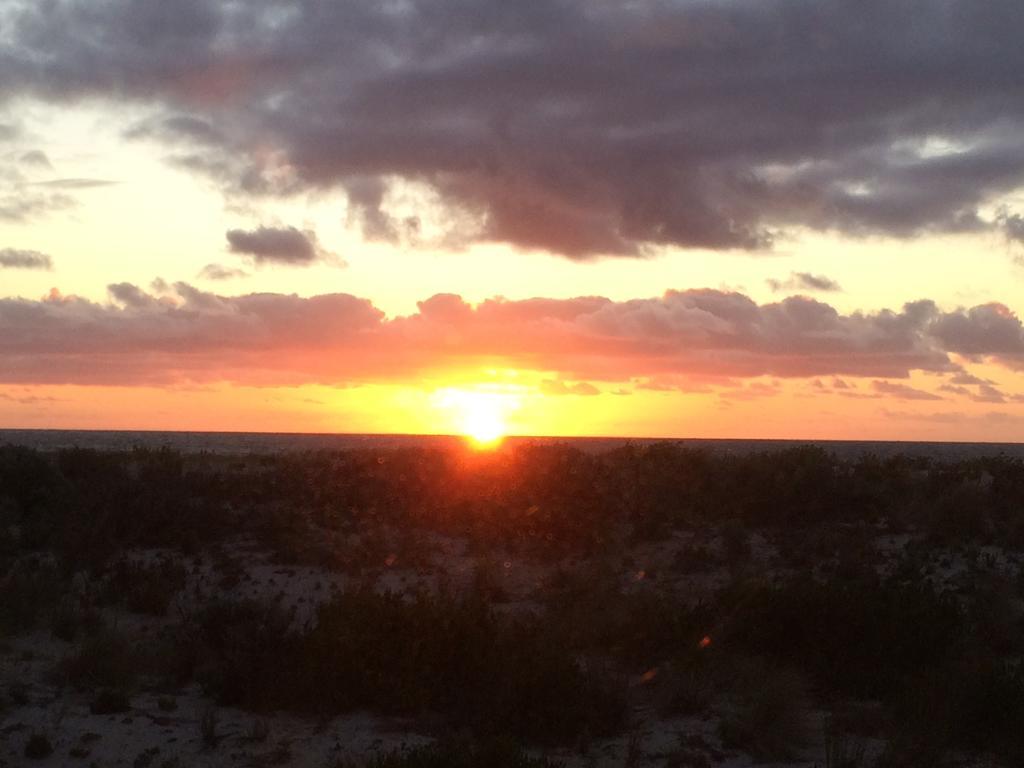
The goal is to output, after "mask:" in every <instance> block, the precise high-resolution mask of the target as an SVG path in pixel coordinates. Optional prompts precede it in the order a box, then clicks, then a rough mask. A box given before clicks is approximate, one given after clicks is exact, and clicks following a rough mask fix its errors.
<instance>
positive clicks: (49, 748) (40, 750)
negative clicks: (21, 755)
mask: <svg viewBox="0 0 1024 768" xmlns="http://www.w3.org/2000/svg"><path fill="white" fill-rule="evenodd" d="M52 754H53V744H51V743H50V737H49V736H47V735H46V734H44V733H33V734H32V735H31V736H29V737H28V741H27V742H25V757H27V758H28V759H30V760H45V759H46V758H47V757H49V756H50V755H52Z"/></svg>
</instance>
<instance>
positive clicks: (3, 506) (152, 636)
mask: <svg viewBox="0 0 1024 768" xmlns="http://www.w3.org/2000/svg"><path fill="white" fill-rule="evenodd" d="M1022 561H1024V463H1022V461H1021V460H1020V459H1019V458H1010V457H1007V456H1001V457H981V458H962V459H943V458H936V457H934V456H928V455H916V456H902V455H887V456H885V457H878V456H875V455H873V454H870V453H866V454H865V453H861V454H858V455H855V456H845V457H842V458H838V457H837V456H836V455H835V454H834V453H831V452H829V451H827V450H825V449H823V448H820V447H813V446H807V447H793V448H788V449H785V450H775V451H770V452H761V451H746V452H742V453H733V452H726V451H714V450H707V449H697V448H693V447H687V446H681V445H677V444H672V443H667V442H658V443H652V444H648V445H625V446H619V447H616V448H612V449H610V450H604V451H594V450H588V451H583V450H580V448H578V447H573V446H571V445H561V444H555V443H548V444H531V443H526V442H523V443H519V444H514V445H510V446H507V447H506V448H504V449H501V450H499V451H496V452H494V453H474V452H472V451H470V450H468V449H465V448H464V447H462V446H461V445H459V444H457V443H451V442H448V443H445V444H438V445H435V446H407V447H402V446H397V447H396V446H391V447H383V446H378V447H364V448H352V449H349V450H333V451H307V452H297V451H292V452H287V453H276V454H262V455H243V454H233V455H218V454H210V453H179V452H174V451H171V450H167V449H162V450H146V449H136V450H124V451H98V450H92V449H69V450H59V451H37V450H33V449H29V448H23V447H18V448H16V447H6V448H0V765H11V766H13V765H22V764H26V763H32V762H33V761H38V763H39V764H49V765H66V764H81V765H83V766H88V765H96V766H98V768H103V767H104V766H117V765H123V766H137V767H138V768H145V767H146V766H153V768H161V767H166V768H170V767H172V766H191V765H232V766H234V765H238V766H243V765H296V766H324V767H325V768H327V767H334V766H351V767H352V768H361V766H374V767H375V768H392V767H393V768H403V767H408V768H413V767H416V768H419V767H424V768H426V767H433V766H456V767H462V766H464V767H466V768H470V767H471V766H495V767H496V768H501V767H502V766H523V767H532V766H550V765H566V766H591V765H594V766H675V767H677V768H684V767H687V766H689V767H692V768H700V767H701V766H709V765H728V766H745V765H751V764H754V763H765V762H769V763H781V764H788V765H806V766H811V765H815V764H817V765H820V766H829V768H855V767H857V766H879V767H880V768H882V767H885V766H929V767H931V766H941V765H945V764H948V765H1006V766H1014V765H1020V764H1022V763H1024V729H1022V728H1021V727H1020V725H1021V723H1024V674H1022V671H1021V669H1020V659H1021V656H1022V652H1024V621H1022V616H1024V601H1022V597H1024V575H1022V569H1021V563H1022Z"/></svg>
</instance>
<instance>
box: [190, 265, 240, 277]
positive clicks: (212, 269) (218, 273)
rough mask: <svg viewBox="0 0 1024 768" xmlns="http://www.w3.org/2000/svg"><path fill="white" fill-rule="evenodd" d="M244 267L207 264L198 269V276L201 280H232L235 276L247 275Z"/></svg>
mask: <svg viewBox="0 0 1024 768" xmlns="http://www.w3.org/2000/svg"><path fill="white" fill-rule="evenodd" d="M248 276H249V273H248V272H246V271H245V270H244V269H235V268H234V267H225V266H224V265H223V264H207V265H206V266H205V267H203V268H202V269H201V270H200V271H199V275H198V277H199V278H201V279H203V280H232V279H234V278H236V277H248Z"/></svg>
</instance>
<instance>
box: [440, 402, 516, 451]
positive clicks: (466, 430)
mask: <svg viewBox="0 0 1024 768" xmlns="http://www.w3.org/2000/svg"><path fill="white" fill-rule="evenodd" d="M435 402H436V404H437V406H438V407H439V408H441V409H444V410H447V411H449V413H450V416H449V424H450V425H451V428H452V430H453V431H454V432H457V433H459V434H461V435H465V436H466V437H468V438H469V439H470V440H471V441H472V442H473V444H474V445H476V446H492V445H495V444H496V443H498V442H499V441H500V440H501V438H503V437H504V436H505V435H506V434H507V433H508V423H507V414H508V413H509V412H510V411H512V410H515V409H517V408H518V407H519V398H518V396H516V395H513V394H509V393H507V392H504V391H492V390H484V391H467V390H463V389H454V388H449V389H443V390H440V391H438V392H437V393H436V394H435Z"/></svg>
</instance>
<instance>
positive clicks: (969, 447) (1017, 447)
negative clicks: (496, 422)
mask: <svg viewBox="0 0 1024 768" xmlns="http://www.w3.org/2000/svg"><path fill="white" fill-rule="evenodd" d="M462 442H463V438H461V437H458V436H453V435H338V434H298V433H296V434H288V433H270V432H137V431H106V430H104V431H92V430H74V429H70V430H68V429H52V430H50V429H46V430H42V429H0V445H4V444H12V445H24V446H28V447H31V448H37V449H39V450H46V451H52V450H58V449H61V448H75V447H78V448H94V449H99V450H127V449H130V448H135V447H139V448H151V449H152V448H162V447H167V448H171V449H174V450H177V451H182V452H186V453H198V452H201V451H208V452H211V453H226V454H251V453H280V452H287V451H319V450H347V449H353V448H356V449H358V448H370V449H375V448H380V449H388V448H400V447H417V446H418V447H445V446H455V445H460V444H462ZM662 442H667V443H678V444H681V445H685V446H688V447H692V448H703V449H706V450H710V451H715V452H721V453H739V454H743V453H752V452H756V451H776V450H782V449H785V448H792V447H795V446H800V445H815V446H820V447H821V448H824V449H825V450H828V451H831V452H833V453H835V454H836V455H837V456H840V457H843V458H853V457H856V456H859V455H862V454H865V453H874V454H877V455H879V456H892V455H896V454H905V455H909V456H928V457H932V458H938V459H963V458H977V457H981V456H1000V455H1003V456H1010V457H1015V458H1024V444H1022V443H924V442H898V441H872V440H863V441H861V440H856V441H853V440H712V439H705V438H686V439H658V438H620V437H509V438H506V443H507V444H510V445H516V444H523V443H546V444H551V443H567V444H569V445H573V446H575V447H577V448H579V449H580V450H584V451H588V452H593V453H597V452H601V451H606V450H610V449H612V448H617V447H619V446H622V445H626V444H627V443H633V444H642V445H647V444H652V443H662Z"/></svg>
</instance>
